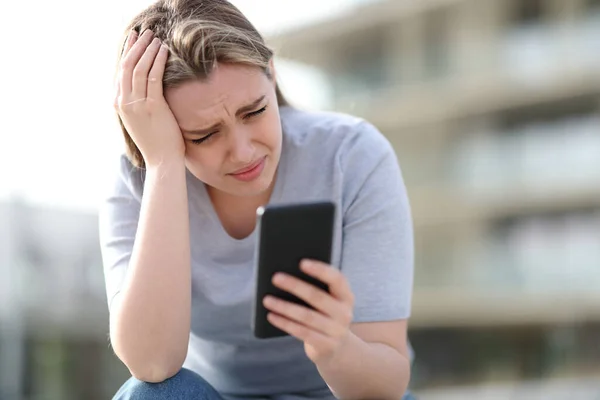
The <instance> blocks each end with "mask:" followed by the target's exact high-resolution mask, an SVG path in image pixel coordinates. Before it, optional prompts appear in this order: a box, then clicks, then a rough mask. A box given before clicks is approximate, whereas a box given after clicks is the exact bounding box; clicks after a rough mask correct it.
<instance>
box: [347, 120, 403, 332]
mask: <svg viewBox="0 0 600 400" xmlns="http://www.w3.org/2000/svg"><path fill="white" fill-rule="evenodd" d="M357 129H358V131H357V133H356V135H353V136H352V138H351V140H350V141H349V143H347V146H346V148H345V150H344V153H343V155H342V157H341V168H342V170H343V174H344V188H343V196H342V203H343V207H342V209H343V230H342V236H343V237H342V253H341V265H340V269H341V271H342V273H343V274H344V276H346V278H347V279H348V280H349V283H350V286H351V288H352V291H353V293H354V297H355V309H354V317H355V318H354V322H375V321H390V320H396V319H406V318H408V317H409V316H410V309H411V298H412V285H413V273H414V245H413V242H414V239H413V228H412V218H411V212H410V206H409V201H408V196H407V193H406V188H405V185H404V181H403V178H402V174H401V170H400V166H399V164H398V160H397V158H396V154H395V152H394V150H393V148H392V146H391V145H390V143H389V142H388V140H387V139H386V138H385V137H384V136H383V135H382V134H381V133H380V132H379V131H378V130H377V128H375V127H374V126H373V125H371V124H369V123H367V122H364V121H363V122H361V123H360V124H359V125H358V126H357Z"/></svg>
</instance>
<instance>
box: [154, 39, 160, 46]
mask: <svg viewBox="0 0 600 400" xmlns="http://www.w3.org/2000/svg"><path fill="white" fill-rule="evenodd" d="M159 43H160V39H159V38H157V37H155V38H154V40H152V45H153V46H156V45H157V44H159Z"/></svg>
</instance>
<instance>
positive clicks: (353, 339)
mask: <svg viewBox="0 0 600 400" xmlns="http://www.w3.org/2000/svg"><path fill="white" fill-rule="evenodd" d="M361 343H364V342H363V341H362V339H361V338H359V337H358V336H356V335H355V334H354V333H352V331H350V330H348V332H347V333H346V335H345V336H344V338H342V340H341V341H340V344H339V346H338V348H337V349H336V350H335V352H334V353H332V354H331V355H330V356H329V357H325V358H323V359H321V360H318V361H317V362H316V363H315V364H316V365H317V368H318V369H319V370H321V369H327V370H338V369H340V368H341V367H342V366H343V365H344V363H345V362H346V361H345V360H347V359H348V357H347V356H348V355H349V354H352V353H353V352H354V351H356V349H357V348H358V347H359V346H360V344H361Z"/></svg>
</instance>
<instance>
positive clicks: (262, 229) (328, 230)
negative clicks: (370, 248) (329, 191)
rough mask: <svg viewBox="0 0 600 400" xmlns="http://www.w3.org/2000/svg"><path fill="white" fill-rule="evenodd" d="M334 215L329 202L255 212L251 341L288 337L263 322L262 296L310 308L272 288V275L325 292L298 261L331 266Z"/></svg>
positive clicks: (297, 204) (276, 207)
mask: <svg viewBox="0 0 600 400" xmlns="http://www.w3.org/2000/svg"><path fill="white" fill-rule="evenodd" d="M335 211H336V210H335V204H334V203H332V202H311V203H295V204H287V205H268V206H265V207H260V208H259V209H258V210H257V229H258V232H259V234H258V240H257V248H256V253H255V254H256V257H255V264H256V265H255V271H256V290H255V296H254V305H253V313H252V321H251V325H252V330H253V332H254V336H255V337H257V338H261V339H267V338H273V337H279V336H286V335H288V334H287V333H286V332H284V331H282V330H280V329H278V328H276V327H275V326H273V325H271V323H270V322H269V321H268V320H267V314H268V312H269V311H268V310H267V309H266V308H265V307H264V306H263V299H264V297H265V296H266V295H273V296H275V297H278V298H280V299H283V300H287V301H291V302H294V303H297V304H301V305H304V306H307V307H310V308H312V307H311V306H310V305H308V304H307V303H306V302H304V301H303V300H301V299H299V298H297V297H296V296H294V295H292V294H290V293H288V292H285V291H283V290H281V289H279V288H277V287H276V286H274V285H273V284H272V283H271V282H272V278H273V275H274V274H275V273H277V272H285V273H287V274H289V275H292V276H295V277H297V278H300V279H302V280H304V281H306V282H308V283H310V284H312V285H315V286H317V287H320V288H321V289H323V290H325V291H329V288H328V287H327V285H326V284H325V283H323V282H321V281H320V280H318V279H315V278H313V277H311V276H309V275H307V274H305V273H304V272H302V271H301V270H300V261H301V260H302V259H304V258H309V259H313V260H318V261H322V262H325V263H328V264H329V263H331V251H332V245H333V226H334V219H335Z"/></svg>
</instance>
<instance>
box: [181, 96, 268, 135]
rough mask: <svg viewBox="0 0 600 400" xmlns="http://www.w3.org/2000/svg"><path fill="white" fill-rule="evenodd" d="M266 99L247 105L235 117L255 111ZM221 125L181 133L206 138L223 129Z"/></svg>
mask: <svg viewBox="0 0 600 400" xmlns="http://www.w3.org/2000/svg"><path fill="white" fill-rule="evenodd" d="M265 97H267V96H266V95H262V96H260V97H259V98H258V99H256V100H254V101H253V102H252V103H250V104H248V105H245V106H243V107H240V109H239V110H237V111H236V113H235V115H236V116H240V115H241V114H244V113H247V112H249V111H253V110H254V109H255V108H256V107H258V106H259V104H260V103H262V102H263V100H264V99H265ZM221 125H222V123H221V122H217V123H216V124H213V125H212V126H210V127H209V128H204V129H194V130H187V129H181V131H182V133H184V134H188V135H198V136H206V135H208V134H210V133H213V132H214V131H216V130H218V129H219V128H220V127H221Z"/></svg>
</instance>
